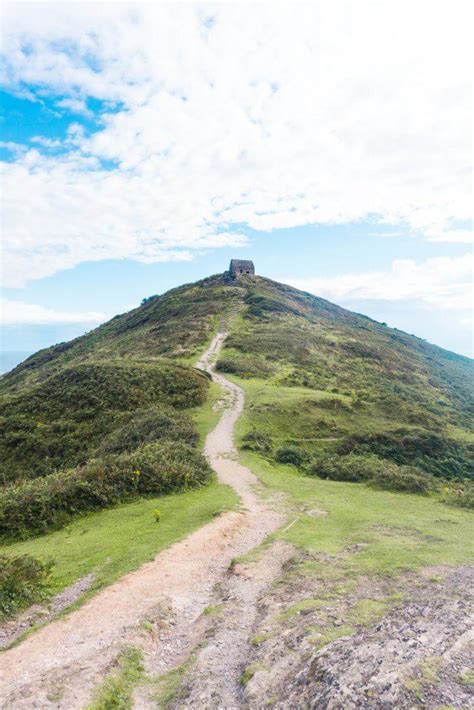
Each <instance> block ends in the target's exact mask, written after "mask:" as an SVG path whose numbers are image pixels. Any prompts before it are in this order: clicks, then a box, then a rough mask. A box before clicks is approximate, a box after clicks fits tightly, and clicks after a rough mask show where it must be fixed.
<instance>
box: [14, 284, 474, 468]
mask: <svg viewBox="0 0 474 710" xmlns="http://www.w3.org/2000/svg"><path fill="white" fill-rule="evenodd" d="M230 313H233V314H237V315H235V317H233V318H232V320H231V321H230V323H231V325H230V329H229V330H230V334H229V337H228V338H227V341H226V343H225V348H224V350H223V353H222V355H221V358H220V360H219V363H218V369H220V370H221V371H223V372H226V373H231V374H233V375H234V376H237V377H239V378H243V379H244V380H245V381H246V382H247V385H248V386H247V389H248V391H249V392H250V390H251V389H252V387H254V389H255V391H256V398H255V401H253V402H252V407H251V411H250V419H251V428H252V431H253V433H251V435H250V438H248V439H247V442H246V444H247V446H250V447H252V446H253V445H252V436H253V439H255V440H256V441H257V443H256V444H255V446H256V447H257V448H260V449H262V447H263V448H265V447H266V448H267V449H272V450H274V449H275V448H279V447H281V446H283V445H286V444H288V445H291V446H297V447H299V448H300V449H301V450H302V451H303V453H302V455H303V456H305V455H308V456H311V455H314V454H317V453H324V452H326V453H327V452H330V453H331V452H334V453H337V454H347V453H349V452H351V451H354V452H370V453H374V454H376V455H379V456H382V457H384V458H388V459H391V460H393V461H395V462H397V463H399V464H408V463H414V462H415V463H416V464H417V465H420V466H421V468H423V469H424V470H426V471H427V472H429V473H432V474H435V475H438V476H442V477H447V478H450V477H455V478H463V477H469V476H471V475H472V465H471V463H470V458H471V453H472V449H471V448H470V447H471V446H472V440H473V437H472V429H471V422H472V415H473V413H474V405H473V391H472V382H473V377H472V376H473V362H472V361H471V360H469V359H468V358H465V357H462V356H460V355H456V354H454V353H451V352H448V351H446V350H443V349H441V348H439V347H436V346H435V345H431V344H429V343H427V342H425V341H424V340H421V339H419V338H416V337H415V336H413V335H408V334H407V333H404V332H402V331H399V330H397V329H392V328H389V327H387V326H386V325H385V324H381V323H377V322H376V321H374V320H372V319H370V318H368V317H366V316H363V315H360V314H356V313H352V312H350V311H347V310H345V309H343V308H341V307H339V306H336V305H334V304H332V303H330V302H328V301H326V300H324V299H321V298H318V297H316V296H313V295H311V294H308V293H304V292H302V291H299V290H297V289H295V288H292V287H290V286H286V285H283V284H279V283H276V282H274V281H271V280H269V279H266V278H262V277H259V276H254V277H251V278H249V277H245V276H243V277H240V278H238V279H229V277H228V275H226V274H224V275H216V276H212V277H209V278H207V279H204V280H202V281H199V282H197V283H195V284H188V285H184V286H181V287H179V288H176V289H173V290H171V291H169V292H167V293H165V294H164V295H162V296H152V297H150V298H146V299H144V301H143V303H142V305H141V306H140V307H139V308H136V309H135V310H133V311H131V312H129V313H126V314H123V315H120V316H116V317H115V318H113V319H112V320H111V321H109V322H108V323H105V324H104V325H102V326H100V327H99V328H97V329H95V330H93V331H91V332H90V333H88V334H86V335H84V336H82V337H80V338H77V339H75V340H73V341H71V342H69V343H61V344H59V345H56V346H53V347H51V348H47V349H45V350H42V351H40V352H38V353H36V354H35V355H33V356H31V357H30V358H28V359H27V360H26V361H25V362H24V363H22V364H21V365H19V366H18V367H16V368H15V369H14V370H13V371H12V372H10V373H8V374H7V375H6V376H5V377H4V378H3V379H2V381H1V386H0V392H1V393H2V394H3V402H4V404H3V405H2V406H3V410H4V413H5V414H6V415H9V417H10V423H9V431H8V436H7V438H8V437H10V440H13V441H16V439H15V437H16V436H17V433H18V427H20V426H23V425H24V422H25V418H26V419H28V417H29V415H30V413H31V414H33V409H32V407H33V408H34V406H36V405H35V404H34V403H35V402H38V401H40V400H43V401H46V400H47V399H48V397H50V398H51V401H50V402H49V403H48V404H47V406H46V408H45V409H44V408H43V411H45V412H47V416H48V417H49V416H50V412H51V410H52V409H54V408H55V407H56V409H57V411H56V415H55V421H58V419H59V420H61V418H62V415H61V412H60V406H59V409H58V405H57V404H53V402H56V400H57V396H58V392H59V390H60V389H61V388H64V392H65V393H67V392H71V394H72V393H73V392H74V395H73V398H74V399H75V400H76V401H77V402H78V404H79V403H80V407H78V409H79V410H80V411H81V415H80V416H81V417H82V418H84V416H85V415H84V411H87V409H88V408H90V406H91V404H90V402H89V401H83V398H82V396H81V395H80V394H79V396H78V393H79V391H81V390H82V391H85V390H87V388H88V387H89V384H90V382H89V378H92V379H91V380H90V381H91V382H93V381H95V380H94V378H97V377H98V376H99V375H98V373H99V372H102V375H100V379H103V380H104V383H105V382H106V381H107V382H109V384H112V383H114V384H113V388H116V387H117V386H118V385H117V382H119V381H120V382H122V385H123V386H125V381H127V382H128V381H131V380H130V377H131V373H132V371H133V372H134V373H135V374H134V375H133V377H135V378H136V377H137V373H138V372H141V373H142V377H144V376H145V374H144V373H146V377H148V378H151V379H153V378H154V381H155V382H156V383H157V382H158V381H159V380H160V377H163V378H168V380H169V381H170V382H171V380H173V378H174V385H169V387H171V389H172V388H173V387H178V388H179V386H181V385H179V386H178V385H177V384H176V383H177V382H178V381H179V382H181V383H183V387H184V388H185V389H186V388H187V389H186V392H187V393H188V394H186V395H182V401H181V405H180V406H182V405H183V403H184V400H185V399H186V396H190V395H189V392H190V390H189V387H190V383H191V382H194V385H193V386H196V387H197V389H198V390H199V391H200V392H201V395H200V396H201V397H202V396H203V394H202V382H201V384H200V385H199V387H198V385H197V382H198V381H200V379H199V380H197V381H196V376H195V374H193V373H196V371H195V370H192V369H191V368H189V365H190V364H191V363H192V362H193V360H196V359H197V356H198V354H199V352H200V351H201V350H202V348H203V347H204V346H205V344H206V343H207V342H208V341H209V338H210V336H211V334H212V333H214V332H215V331H216V329H217V327H218V324H219V322H220V320H221V319H222V318H224V317H225V316H227V315H228V314H230ZM117 368H118V369H117ZM137 368H139V369H137ZM165 371H166V375H165ZM125 372H127V378H128V379H127V378H125ZM160 373H161V374H160ZM171 373H174V374H173V375H172V374H171ZM133 377H132V379H133ZM193 377H194V380H193ZM198 378H202V376H201V375H199V376H198ZM185 381H186V383H187V384H186V385H184V382H185ZM68 383H69V384H68ZM73 383H74V384H73ZM263 384H265V385H272V386H274V387H278V397H276V398H274V401H266V399H265V397H264V396H263V395H262V392H263V390H262V387H261V385H263ZM72 386H73V387H74V389H71V387H72ZM94 386H95V385H94ZM135 386H136V385H134V387H135ZM153 387H155V388H156V384H155V385H153ZM259 388H260V396H259V395H258V390H259ZM162 389H163V387H162ZM168 389H169V388H168ZM191 389H192V388H191ZM164 390H166V387H164ZM272 391H273V390H272ZM130 396H131V398H132V399H134V398H135V399H136V396H137V395H136V394H134V395H133V396H132V395H130ZM151 396H152V395H151V394H150V393H148V394H147V397H151ZM153 396H158V394H156V395H153ZM161 396H165V397H167V398H168V399H169V398H170V397H171V396H172V395H171V394H170V391H166V392H164V391H163V392H162V393H161ZM173 396H174V395H173ZM180 396H181V395H180ZM193 396H194V398H195V399H196V394H194V395H193ZM110 397H112V399H113V400H114V401H115V404H114V405H113V406H112V405H110V404H109V405H107V404H106V403H107V401H108V400H109V399H110ZM123 397H124V393H123V392H122V393H121V394H120V396H119V393H118V392H116V391H115V389H113V391H111V392H110V393H106V392H105V390H104V391H103V390H100V389H99V390H98V391H97V392H96V395H95V405H93V406H97V407H98V409H97V412H96V414H97V418H98V419H100V416H102V415H99V410H101V411H102V409H103V408H104V407H106V406H107V407H109V408H112V409H114V408H115V410H117V411H124V410H126V411H129V410H130V409H131V408H134V407H136V406H137V405H136V404H133V405H132V404H131V403H130V402H128V401H127V402H126V401H125V400H124V401H122V399H123ZM127 397H129V395H127ZM127 397H126V398H125V399H127ZM183 397H184V399H183ZM262 397H263V399H262ZM269 397H270V400H271V399H272V397H271V395H269ZM121 398H122V399H121ZM191 398H192V397H191ZM175 399H176V396H175ZM178 399H179V397H178ZM27 401H28V402H29V403H28V405H27V404H26V402H27ZM174 404H176V401H175V402H174ZM41 406H42V407H43V405H41ZM13 414H15V416H16V418H13V419H11V415H13ZM70 414H71V412H69V413H68V417H69V415H70ZM74 416H75V415H74ZM74 416H73V418H74ZM18 417H20V419H18ZM22 418H23V419H22ZM86 418H87V417H86ZM91 418H93V417H92V415H91V416H89V421H90V420H91ZM21 419H22V421H23V424H22V423H21ZM15 422H16V423H15ZM24 426H26V425H24ZM75 426H76V425H75ZM101 426H102V425H100V426H99V427H98V429H97V432H96V433H97V436H95V438H94V437H93V439H94V441H98V439H99V438H100V436H101V435H102V434H103V433H104V431H105V430H104V429H103V428H101ZM79 428H80V427H79ZM72 436H73V438H74V434H72ZM12 437H13V438H12ZM35 437H36V439H35V442H33V441H32V445H31V446H29V447H28V446H27V447H26V449H25V455H26V451H27V450H28V451H30V450H31V448H32V446H33V443H34V445H35V446H36V445H37V443H36V441H37V437H38V432H37V431H36V432H35ZM262 437H263V438H262ZM259 439H260V440H261V443H260V444H258V440H259ZM262 441H263V442H266V443H263V444H262ZM244 443H245V442H244ZM20 449H21V447H20ZM39 450H42V449H41V446H39ZM66 458H67V457H66ZM7 459H8V456H7ZM53 459H54V456H53ZM65 460H66V459H65ZM68 461H69V459H68ZM71 461H74V457H73V458H72V459H71ZM56 463H57V460H56V459H54V462H53V464H52V465H53V466H54V465H56ZM9 477H10V478H11V476H10V474H9Z"/></svg>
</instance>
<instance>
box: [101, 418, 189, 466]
mask: <svg viewBox="0 0 474 710" xmlns="http://www.w3.org/2000/svg"><path fill="white" fill-rule="evenodd" d="M162 439H167V440H169V441H170V442H171V441H180V442H181V443H185V444H189V445H190V446H195V445H196V444H197V442H198V439H199V435H198V433H197V431H196V427H195V426H194V424H193V423H192V421H191V420H190V419H189V417H188V416H186V415H185V414H183V413H182V412H176V411H175V410H173V409H171V408H170V407H168V408H167V409H147V410H144V411H138V412H132V413H130V414H129V415H127V416H125V417H124V418H123V419H122V420H121V423H120V425H119V426H117V427H116V428H115V429H114V430H113V431H111V432H110V434H107V435H106V436H105V437H104V438H103V439H102V441H101V443H100V444H99V446H98V447H97V449H96V450H95V452H94V455H99V456H101V455H103V454H110V453H115V454H119V453H123V452H124V451H133V449H136V448H137V447H138V446H142V445H143V444H150V443H152V442H154V441H160V440H162Z"/></svg>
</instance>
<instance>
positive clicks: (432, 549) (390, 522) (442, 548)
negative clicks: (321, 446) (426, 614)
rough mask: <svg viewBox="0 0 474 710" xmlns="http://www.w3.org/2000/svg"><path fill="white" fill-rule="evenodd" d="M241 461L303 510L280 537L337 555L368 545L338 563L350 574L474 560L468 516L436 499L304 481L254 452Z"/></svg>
mask: <svg viewBox="0 0 474 710" xmlns="http://www.w3.org/2000/svg"><path fill="white" fill-rule="evenodd" d="M243 460H244V462H245V464H246V465H248V466H249V467H250V468H251V470H252V471H253V472H254V473H255V474H256V475H257V476H258V477H259V478H260V480H261V481H262V483H263V484H264V485H265V486H267V487H268V488H269V489H271V490H276V491H279V492H283V493H285V495H286V505H287V506H288V508H289V510H293V511H300V512H298V520H297V522H296V523H295V524H294V525H292V526H291V527H290V528H288V530H287V531H286V532H280V533H277V537H281V538H282V539H284V540H287V541H288V542H290V543H292V544H294V545H296V546H297V547H299V548H302V549H304V550H307V551H309V552H322V553H325V554H327V555H331V556H336V555H340V554H341V553H343V552H344V551H345V550H347V549H349V548H351V547H352V546H354V545H363V547H362V548H358V549H357V552H356V553H353V554H349V555H347V557H345V558H344V559H341V560H340V561H339V564H341V565H342V566H343V567H344V568H345V569H346V571H347V572H351V571H352V572H355V573H360V574H362V573H379V574H394V573H399V572H403V571H408V570H412V569H417V568H420V567H423V566H427V565H435V564H461V563H464V562H469V561H470V560H472V559H473V556H474V555H473V549H472V546H471V545H469V544H468V543H467V541H469V540H470V538H471V532H472V513H469V512H468V511H464V510H457V509H453V508H447V507H446V506H445V505H444V504H443V503H442V502H441V501H439V500H438V499H435V498H430V497H428V498H424V497H421V496H416V495H410V494H405V493H390V492H386V491H376V490H373V489H371V488H369V487H368V486H365V485H364V484H360V483H339V482H335V481H323V480H320V479H317V478H311V477H308V476H303V475H302V474H300V473H298V471H296V469H295V468H294V467H292V466H282V465H280V466H278V465H276V464H273V463H269V462H267V461H265V460H264V459H262V458H261V457H259V456H257V455H256V454H252V453H245V454H244V455H243ZM305 508H306V509H308V508H318V509H324V510H325V511H327V513H328V515H327V516H324V517H313V516H311V515H308V514H306V513H304V512H301V509H305Z"/></svg>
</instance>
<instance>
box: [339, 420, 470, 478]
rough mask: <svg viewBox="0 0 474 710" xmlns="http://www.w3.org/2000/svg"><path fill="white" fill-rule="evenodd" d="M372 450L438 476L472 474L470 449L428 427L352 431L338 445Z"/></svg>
mask: <svg viewBox="0 0 474 710" xmlns="http://www.w3.org/2000/svg"><path fill="white" fill-rule="evenodd" d="M351 452H354V453H357V454H364V453H372V454H375V455H377V456H380V457H382V458H384V459H388V460H389V461H393V462H394V463H396V464H398V465H414V466H416V467H418V468H421V469H423V470H424V471H426V472H427V473H431V474H433V475H434V476H438V477H439V478H472V477H474V464H473V458H472V452H471V451H469V448H468V447H467V446H466V445H464V444H462V443H459V442H456V441H453V440H452V439H448V438H447V437H445V436H443V435H441V434H439V433H436V432H432V431H424V430H421V429H410V430H405V429H397V430H394V431H387V432H378V433H375V434H353V435H351V436H348V437H346V439H345V440H344V441H343V442H342V443H341V444H340V446H339V447H338V453H339V454H342V455H343V456H344V455H345V454H348V453H351Z"/></svg>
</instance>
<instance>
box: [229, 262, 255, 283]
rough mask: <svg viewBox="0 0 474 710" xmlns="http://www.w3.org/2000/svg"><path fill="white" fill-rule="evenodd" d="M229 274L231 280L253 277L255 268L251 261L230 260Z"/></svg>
mask: <svg viewBox="0 0 474 710" xmlns="http://www.w3.org/2000/svg"><path fill="white" fill-rule="evenodd" d="M229 274H230V276H231V277H232V278H233V279H236V278H238V277H239V276H242V275H245V276H255V266H254V265H253V261H244V260H243V259H231V261H230V266H229Z"/></svg>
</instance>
